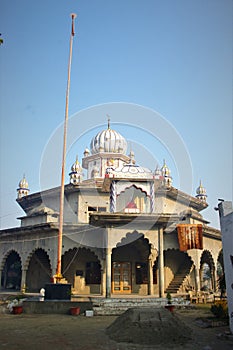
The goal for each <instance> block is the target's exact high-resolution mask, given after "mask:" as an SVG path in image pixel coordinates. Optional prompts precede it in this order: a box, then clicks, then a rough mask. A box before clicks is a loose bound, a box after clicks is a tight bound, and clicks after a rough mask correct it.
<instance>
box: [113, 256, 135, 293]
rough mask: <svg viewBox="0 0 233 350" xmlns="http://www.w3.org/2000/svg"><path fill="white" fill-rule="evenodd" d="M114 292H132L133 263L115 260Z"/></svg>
mask: <svg viewBox="0 0 233 350" xmlns="http://www.w3.org/2000/svg"><path fill="white" fill-rule="evenodd" d="M112 276H113V277H112V291H113V293H122V294H123V293H131V289H132V285H131V284H132V283H131V263H130V262H114V263H113V273H112Z"/></svg>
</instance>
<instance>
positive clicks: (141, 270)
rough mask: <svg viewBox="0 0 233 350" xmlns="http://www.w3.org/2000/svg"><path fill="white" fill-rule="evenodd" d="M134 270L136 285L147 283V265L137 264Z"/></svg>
mask: <svg viewBox="0 0 233 350" xmlns="http://www.w3.org/2000/svg"><path fill="white" fill-rule="evenodd" d="M135 270H136V284H146V283H148V272H147V271H148V269H147V263H143V262H137V263H136V264H135Z"/></svg>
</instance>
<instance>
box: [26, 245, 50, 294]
mask: <svg viewBox="0 0 233 350" xmlns="http://www.w3.org/2000/svg"><path fill="white" fill-rule="evenodd" d="M51 277H52V270H51V266H50V261H49V257H48V254H47V253H46V252H45V251H44V250H43V249H41V248H39V249H37V250H36V251H35V252H34V253H33V254H32V256H31V259H30V262H29V265H28V270H27V276H26V288H27V291H29V292H34V293H36V292H39V291H40V289H41V288H44V287H45V284H46V283H49V282H51Z"/></svg>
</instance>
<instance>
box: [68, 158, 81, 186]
mask: <svg viewBox="0 0 233 350" xmlns="http://www.w3.org/2000/svg"><path fill="white" fill-rule="evenodd" d="M69 176H70V183H71V184H72V185H77V184H78V183H79V182H81V180H82V167H81V165H80V163H79V161H78V156H77V157H76V161H75V163H74V164H73V165H72V167H71V172H70V173H69Z"/></svg>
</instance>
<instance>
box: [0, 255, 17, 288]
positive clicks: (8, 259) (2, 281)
mask: <svg viewBox="0 0 233 350" xmlns="http://www.w3.org/2000/svg"><path fill="white" fill-rule="evenodd" d="M21 280H22V259H21V256H20V254H19V253H18V252H17V251H16V250H15V249H11V250H9V251H8V252H7V253H6V254H5V256H4V257H3V259H2V262H1V278H0V286H2V287H3V288H6V289H15V290H19V289H20V287H21Z"/></svg>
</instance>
